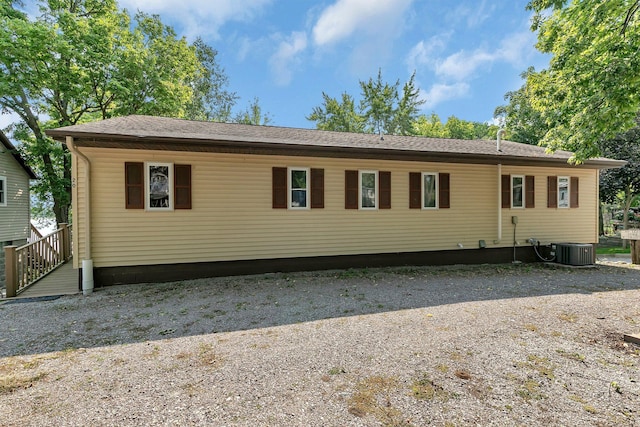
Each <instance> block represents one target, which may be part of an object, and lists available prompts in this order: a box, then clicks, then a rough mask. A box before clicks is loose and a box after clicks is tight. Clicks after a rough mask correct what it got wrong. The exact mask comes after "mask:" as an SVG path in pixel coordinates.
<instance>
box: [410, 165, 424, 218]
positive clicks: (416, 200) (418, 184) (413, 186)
mask: <svg viewBox="0 0 640 427" xmlns="http://www.w3.org/2000/svg"><path fill="white" fill-rule="evenodd" d="M421 191H422V174H421V173H420V172H409V209H420V208H421V207H422V206H420V205H421V202H422V192H421Z"/></svg>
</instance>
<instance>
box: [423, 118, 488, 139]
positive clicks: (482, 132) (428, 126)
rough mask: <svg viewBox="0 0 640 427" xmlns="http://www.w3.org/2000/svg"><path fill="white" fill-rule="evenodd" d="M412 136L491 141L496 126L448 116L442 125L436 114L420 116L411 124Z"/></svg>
mask: <svg viewBox="0 0 640 427" xmlns="http://www.w3.org/2000/svg"><path fill="white" fill-rule="evenodd" d="M413 127H414V134H415V135H420V136H427V137H430V138H453V139H493V138H495V135H496V132H497V131H498V126H496V125H489V124H487V123H480V122H469V121H466V120H462V119H459V118H457V117H456V116H450V117H449V118H448V119H447V121H446V123H444V124H443V123H442V121H441V120H440V117H439V116H438V115H437V114H436V113H431V115H430V116H425V115H421V116H419V117H418V118H417V119H416V121H415V122H414V123H413Z"/></svg>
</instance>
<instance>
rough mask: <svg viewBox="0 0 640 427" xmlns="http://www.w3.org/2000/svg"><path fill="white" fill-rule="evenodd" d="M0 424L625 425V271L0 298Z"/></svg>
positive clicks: (633, 367) (433, 271)
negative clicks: (12, 300) (28, 299)
mask: <svg viewBox="0 0 640 427" xmlns="http://www.w3.org/2000/svg"><path fill="white" fill-rule="evenodd" d="M0 325H2V332H0V357H1V358H0V399H1V400H0V401H1V404H2V410H0V425H2V426H24V425H33V426H65V425H91V426H115V425H117V426H127V425H132V426H133V425H136V426H137V425H181V426H182V425H213V426H245V425H251V426H380V425H383V426H426V425H435V426H466V425H508V426H513V425H527V426H529V425H545V426H546V425H553V426H556V425H563V426H589V425H593V426H599V425H602V426H609V425H611V426H613V425H616V426H617V425H622V426H640V368H639V367H640V346H637V345H635V344H629V343H625V342H624V341H623V334H624V333H640V269H638V267H635V266H630V265H628V264H625V263H616V262H610V263H600V264H598V266H597V267H596V268H590V269H558V268H550V267H545V266H542V265H500V266H476V267H472V266H464V267H461V266H457V267H446V268H444V267H443V268H435V267H425V268H422V267H421V268H396V269H375V270H347V271H330V272H314V273H299V274H270V275H261V276H243V277H231V278H217V279H206V280H195V281H188V282H179V283H168V284H154V285H150V284H147V285H131V286H116V287H111V288H108V289H105V290H99V291H96V292H95V293H94V294H93V295H92V296H90V297H83V296H80V295H79V296H71V297H61V298H58V299H55V300H49V301H37V302H23V303H11V304H4V305H0Z"/></svg>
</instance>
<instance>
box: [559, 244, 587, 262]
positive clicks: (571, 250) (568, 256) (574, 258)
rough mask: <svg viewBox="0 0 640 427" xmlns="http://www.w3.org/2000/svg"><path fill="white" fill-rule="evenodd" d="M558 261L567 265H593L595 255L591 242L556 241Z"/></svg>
mask: <svg viewBox="0 0 640 427" xmlns="http://www.w3.org/2000/svg"><path fill="white" fill-rule="evenodd" d="M555 245H556V262H557V263H559V264H565V265H577V266H580V265H593V264H594V263H595V255H594V250H593V245H592V244H589V243H556V244H555Z"/></svg>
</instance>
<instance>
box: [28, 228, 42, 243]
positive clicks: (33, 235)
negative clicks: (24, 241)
mask: <svg viewBox="0 0 640 427" xmlns="http://www.w3.org/2000/svg"><path fill="white" fill-rule="evenodd" d="M43 237H44V236H43V235H42V233H40V230H38V229H37V228H36V227H34V225H33V224H31V233H30V235H29V243H32V242H35V241H36V240H40V239H42V238H43Z"/></svg>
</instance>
